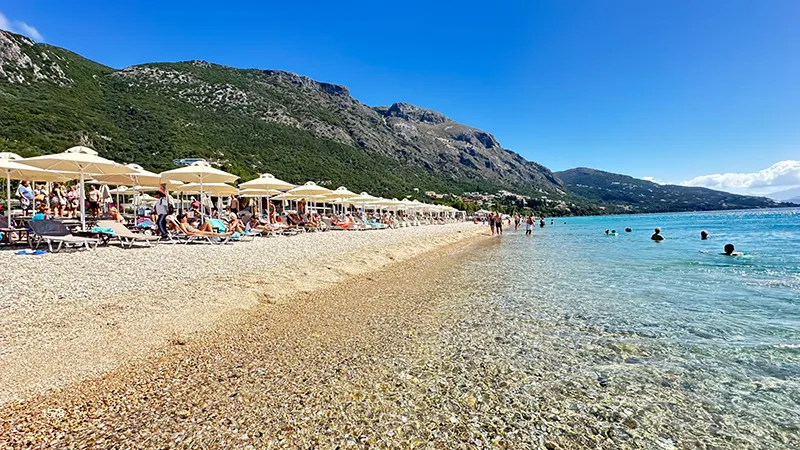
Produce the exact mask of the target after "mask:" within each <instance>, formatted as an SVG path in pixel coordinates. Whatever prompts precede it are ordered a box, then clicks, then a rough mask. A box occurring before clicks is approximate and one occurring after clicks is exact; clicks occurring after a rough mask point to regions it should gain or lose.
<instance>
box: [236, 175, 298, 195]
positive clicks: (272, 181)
mask: <svg viewBox="0 0 800 450" xmlns="http://www.w3.org/2000/svg"><path fill="white" fill-rule="evenodd" d="M294 187H295V185H293V184H292V183H287V182H285V181H283V180H279V179H277V178H275V176H274V175H272V174H271V173H264V174H261V176H259V177H258V178H256V179H255V180H250V181H245V182H244V183H240V184H239V188H240V189H274V190H276V191H287V190H289V189H292V188H294Z"/></svg>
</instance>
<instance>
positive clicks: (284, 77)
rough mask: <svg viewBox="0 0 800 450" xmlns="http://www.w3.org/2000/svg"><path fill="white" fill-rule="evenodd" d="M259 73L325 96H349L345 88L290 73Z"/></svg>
mask: <svg viewBox="0 0 800 450" xmlns="http://www.w3.org/2000/svg"><path fill="white" fill-rule="evenodd" d="M261 73H263V74H264V75H266V76H268V77H270V78H277V79H279V80H280V81H285V82H288V83H290V84H292V85H294V86H298V87H303V88H306V89H318V90H320V91H322V92H325V93H326V94H329V95H334V96H338V97H349V96H350V91H349V90H348V89H347V87H346V86H342V85H339V84H332V83H325V82H322V81H316V80H312V79H311V78H309V77H306V76H303V75H298V74H296V73H292V72H286V71H284V70H271V69H265V70H262V71H261Z"/></svg>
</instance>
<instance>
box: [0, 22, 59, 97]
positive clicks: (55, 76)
mask: <svg viewBox="0 0 800 450" xmlns="http://www.w3.org/2000/svg"><path fill="white" fill-rule="evenodd" d="M60 59H61V58H60V57H58V56H57V55H55V54H52V53H51V52H49V51H48V46H46V45H40V44H35V43H34V42H33V41H32V40H30V39H28V38H27V37H25V36H22V35H19V34H15V33H11V32H9V31H3V30H0V80H2V81H8V82H9V83H20V84H23V83H24V84H30V83H31V82H36V81H51V82H54V83H56V84H59V85H65V84H68V83H71V82H72V80H70V79H69V78H68V77H67V76H66V75H65V74H64V70H63V69H62V68H61V66H60V65H59V61H58V60H60Z"/></svg>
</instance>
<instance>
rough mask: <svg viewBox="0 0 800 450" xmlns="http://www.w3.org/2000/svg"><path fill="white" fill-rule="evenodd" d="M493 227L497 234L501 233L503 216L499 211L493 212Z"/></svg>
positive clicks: (500, 234)
mask: <svg viewBox="0 0 800 450" xmlns="http://www.w3.org/2000/svg"><path fill="white" fill-rule="evenodd" d="M494 217H495V221H494V229H495V231H497V235H498V236H502V235H503V216H501V215H500V213H497V214H495V216H494Z"/></svg>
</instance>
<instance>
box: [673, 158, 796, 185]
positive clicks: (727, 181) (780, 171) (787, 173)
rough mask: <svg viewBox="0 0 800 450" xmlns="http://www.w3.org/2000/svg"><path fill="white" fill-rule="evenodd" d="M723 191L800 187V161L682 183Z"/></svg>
mask: <svg viewBox="0 0 800 450" xmlns="http://www.w3.org/2000/svg"><path fill="white" fill-rule="evenodd" d="M681 184H682V185H684V186H703V187H707V188H711V189H719V190H722V191H738V192H742V191H752V192H757V191H760V192H765V191H769V190H770V188H772V189H771V190H772V191H774V190H776V188H783V187H790V186H796V185H800V161H797V160H791V159H789V160H786V161H779V162H777V163H775V164H773V165H772V166H770V167H769V168H766V169H764V170H761V171H759V172H752V173H718V174H712V175H703V176H699V177H696V178H694V179H692V180H689V181H684V182H683V183H681Z"/></svg>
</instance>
